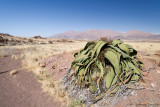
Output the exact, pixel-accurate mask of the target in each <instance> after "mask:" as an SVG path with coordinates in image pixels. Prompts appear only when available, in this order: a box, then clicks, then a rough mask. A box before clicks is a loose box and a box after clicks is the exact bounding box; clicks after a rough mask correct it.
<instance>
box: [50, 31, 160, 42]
mask: <svg viewBox="0 0 160 107" xmlns="http://www.w3.org/2000/svg"><path fill="white" fill-rule="evenodd" d="M101 37H109V38H111V39H122V40H160V34H159V35H155V34H152V33H149V32H141V31H139V30H132V31H128V32H125V33H121V32H117V31H113V30H96V29H89V30H86V31H67V32H64V33H60V34H55V35H53V36H52V37H51V38H64V39H83V40H96V39H99V38H101Z"/></svg>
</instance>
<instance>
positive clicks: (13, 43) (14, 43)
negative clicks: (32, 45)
mask: <svg viewBox="0 0 160 107" xmlns="http://www.w3.org/2000/svg"><path fill="white" fill-rule="evenodd" d="M8 44H9V45H16V44H17V43H16V42H9V43H8Z"/></svg>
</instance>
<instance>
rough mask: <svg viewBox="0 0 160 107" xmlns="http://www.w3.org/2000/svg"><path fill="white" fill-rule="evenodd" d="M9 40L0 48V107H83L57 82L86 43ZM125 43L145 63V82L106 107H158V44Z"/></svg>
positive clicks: (65, 40)
mask: <svg viewBox="0 0 160 107" xmlns="http://www.w3.org/2000/svg"><path fill="white" fill-rule="evenodd" d="M11 38H12V39H11ZM8 39H11V40H12V41H11V40H9V44H7V45H5V44H4V45H3V44H1V46H0V90H1V91H0V107H22V106H23V107H60V106H64V107H66V106H85V105H83V104H81V102H78V101H75V100H73V99H70V98H69V97H68V96H67V94H66V93H65V92H64V91H65V90H62V89H61V83H60V82H59V80H61V79H62V78H64V76H65V75H66V74H67V71H68V69H69V68H70V66H71V62H72V61H73V60H74V57H73V53H74V52H76V51H79V50H80V49H82V48H83V47H84V46H85V44H86V43H87V41H83V40H67V39H48V38H47V39H42V38H38V39H37V38H25V39H24V38H16V39H14V37H9V38H8ZM15 40H17V41H15ZM10 41H11V42H10ZM125 43H126V44H130V45H131V46H133V48H135V49H136V50H137V51H138V55H137V58H138V59H140V60H141V61H142V62H143V63H144V68H143V75H144V81H143V82H140V85H141V86H142V87H144V88H142V89H139V90H137V91H136V92H134V93H133V94H132V95H129V96H126V97H125V98H123V99H121V100H119V101H118V102H117V103H116V104H114V105H108V106H115V107H120V106H122V107H126V106H128V107H130V106H133V107H135V106H137V107H145V106H148V107H153V106H154V107H158V106H160V81H159V78H160V42H158V41H150V42H149V41H148V42H147V41H145V42H142V41H141V42H136V41H125ZM90 106H93V107H94V106H96V105H90Z"/></svg>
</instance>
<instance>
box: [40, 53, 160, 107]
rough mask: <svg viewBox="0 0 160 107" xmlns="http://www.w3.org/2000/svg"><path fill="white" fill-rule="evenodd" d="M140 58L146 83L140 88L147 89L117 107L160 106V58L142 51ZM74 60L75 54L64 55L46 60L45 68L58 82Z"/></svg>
mask: <svg viewBox="0 0 160 107" xmlns="http://www.w3.org/2000/svg"><path fill="white" fill-rule="evenodd" d="M150 57H154V58H156V59H158V60H154V59H152V58H150ZM138 58H139V59H140V60H141V61H142V62H143V63H144V68H143V71H145V72H143V75H144V82H140V86H141V87H144V88H145V89H141V90H138V91H136V93H133V94H132V95H129V96H127V97H124V98H123V99H121V100H120V101H119V102H118V103H117V104H115V105H114V106H115V107H120V106H122V107H124V106H125V107H126V106H129V107H130V106H138V107H139V106H140V107H141V106H142V107H144V106H156V107H158V106H160V81H159V78H160V66H158V64H159V62H160V61H159V59H160V56H159V55H156V54H155V55H149V56H145V52H143V51H140V52H139V55H138ZM73 60H74V57H73V53H63V54H58V55H54V56H51V57H49V58H46V59H45V60H44V61H43V63H44V64H45V68H46V69H48V72H49V73H50V74H51V75H53V76H54V78H55V79H56V80H59V79H61V78H63V77H64V76H65V75H66V73H67V71H68V70H69V68H70V66H71V62H72V61H73ZM146 71H149V72H146Z"/></svg>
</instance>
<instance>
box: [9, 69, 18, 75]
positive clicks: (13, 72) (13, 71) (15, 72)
mask: <svg viewBox="0 0 160 107" xmlns="http://www.w3.org/2000/svg"><path fill="white" fill-rule="evenodd" d="M17 73H18V72H17V70H12V71H11V72H10V75H15V74H17Z"/></svg>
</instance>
